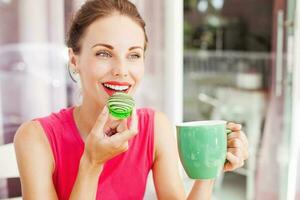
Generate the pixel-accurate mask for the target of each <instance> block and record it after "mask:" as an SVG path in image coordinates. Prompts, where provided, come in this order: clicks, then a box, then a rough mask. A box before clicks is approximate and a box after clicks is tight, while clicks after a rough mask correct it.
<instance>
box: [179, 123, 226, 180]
mask: <svg viewBox="0 0 300 200" xmlns="http://www.w3.org/2000/svg"><path fill="white" fill-rule="evenodd" d="M226 123H227V122H226V121H222V120H209V121H195V122H184V123H180V124H177V125H176V129H177V145H178V151H179V156H180V160H181V163H182V165H183V168H184V170H185V171H186V173H187V175H188V176H189V177H190V178H192V179H215V178H216V177H217V176H218V175H219V173H220V172H221V170H222V169H223V166H224V163H225V160H226V151H227V133H229V132H230V131H228V129H226Z"/></svg>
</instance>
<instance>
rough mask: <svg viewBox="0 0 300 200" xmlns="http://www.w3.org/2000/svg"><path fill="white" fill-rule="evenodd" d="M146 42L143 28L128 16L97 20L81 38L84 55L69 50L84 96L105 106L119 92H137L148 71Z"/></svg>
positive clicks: (113, 16) (114, 16)
mask: <svg viewBox="0 0 300 200" xmlns="http://www.w3.org/2000/svg"><path fill="white" fill-rule="evenodd" d="M144 43H145V37H144V32H143V29H142V28H141V27H140V26H139V25H138V24H137V23H136V22H135V21H133V20H132V19H130V18H129V17H127V16H122V15H118V14H116V15H112V16H109V17H106V18H101V19H98V20H96V21H94V22H93V23H92V24H91V25H90V26H89V27H88V28H87V29H86V31H85V34H84V36H83V37H82V38H81V41H80V44H81V51H80V54H78V55H74V53H73V52H72V50H70V51H69V55H70V61H71V64H72V67H74V68H75V69H76V70H77V71H78V72H79V74H80V79H81V84H82V90H83V91H82V92H83V98H84V99H85V98H87V100H89V101H92V102H95V103H96V104H99V105H105V104H106V101H107V99H108V97H109V96H111V95H112V94H113V93H115V92H117V91H122V92H126V93H128V94H133V93H134V91H135V90H136V88H137V86H138V85H139V84H140V81H141V79H142V77H143V74H144Z"/></svg>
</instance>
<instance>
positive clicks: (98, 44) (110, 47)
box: [92, 43, 144, 51]
mask: <svg viewBox="0 0 300 200" xmlns="http://www.w3.org/2000/svg"><path fill="white" fill-rule="evenodd" d="M96 46H104V47H106V48H108V49H111V50H113V49H114V47H113V46H111V45H109V44H103V43H97V44H95V45H93V46H92V48H94V47H96ZM133 49H141V50H144V48H142V47H140V46H133V47H130V48H129V49H128V50H130V51H131V50H133Z"/></svg>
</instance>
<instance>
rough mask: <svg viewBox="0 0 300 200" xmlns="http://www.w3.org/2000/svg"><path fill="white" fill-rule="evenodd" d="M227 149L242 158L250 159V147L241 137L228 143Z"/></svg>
mask: <svg viewBox="0 0 300 200" xmlns="http://www.w3.org/2000/svg"><path fill="white" fill-rule="evenodd" d="M227 151H228V152H231V153H233V154H234V155H236V156H238V157H239V158H241V159H242V160H246V159H248V149H247V148H245V146H244V145H243V143H242V142H241V141H240V140H239V139H232V140H231V141H229V142H228V143H227Z"/></svg>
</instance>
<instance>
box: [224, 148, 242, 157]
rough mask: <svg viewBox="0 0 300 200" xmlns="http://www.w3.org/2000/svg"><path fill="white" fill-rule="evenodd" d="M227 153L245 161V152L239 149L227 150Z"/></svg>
mask: <svg viewBox="0 0 300 200" xmlns="http://www.w3.org/2000/svg"><path fill="white" fill-rule="evenodd" d="M227 152H229V153H232V154H233V155H234V156H236V157H238V158H239V159H240V160H244V152H243V151H242V150H241V149H239V148H227Z"/></svg>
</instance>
